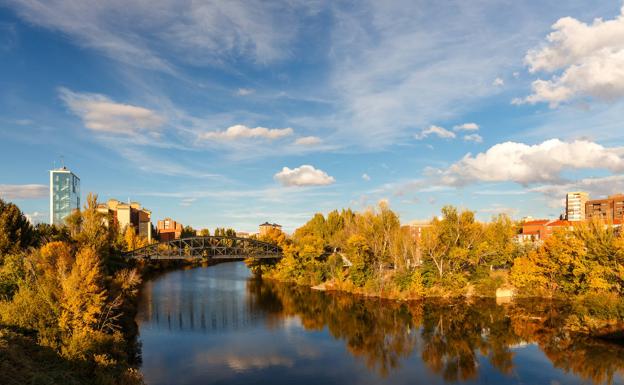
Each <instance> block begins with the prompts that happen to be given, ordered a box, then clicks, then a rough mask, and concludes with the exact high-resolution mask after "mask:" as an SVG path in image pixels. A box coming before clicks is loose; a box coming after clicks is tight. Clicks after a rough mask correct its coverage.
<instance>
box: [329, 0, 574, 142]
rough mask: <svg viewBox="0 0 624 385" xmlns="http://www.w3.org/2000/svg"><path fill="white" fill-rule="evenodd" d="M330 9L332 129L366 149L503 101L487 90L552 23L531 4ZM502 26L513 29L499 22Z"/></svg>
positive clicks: (369, 4)
mask: <svg viewBox="0 0 624 385" xmlns="http://www.w3.org/2000/svg"><path fill="white" fill-rule="evenodd" d="M334 4H335V5H334V9H335V11H334V15H333V17H334V19H335V20H336V25H335V26H334V28H333V31H332V47H331V52H332V59H334V64H333V67H332V69H333V71H332V74H331V81H332V84H331V86H333V88H335V89H336V90H337V95H338V102H339V103H340V105H339V111H340V113H339V114H338V115H339V116H338V119H340V121H339V122H331V123H335V125H334V126H335V127H339V135H340V136H341V139H342V140H344V141H349V142H350V143H353V142H355V143H358V144H361V145H363V146H369V147H371V146H374V147H381V146H384V145H387V144H389V143H396V141H397V140H402V139H404V138H405V137H406V136H407V135H408V133H409V132H410V130H411V129H412V128H413V127H415V126H416V127H426V125H428V124H429V123H430V122H440V121H448V120H450V119H452V118H455V117H457V116H460V115H461V114H462V113H464V112H465V111H466V110H469V109H471V108H472V107H473V106H474V105H475V104H476V103H477V102H478V100H480V99H481V98H483V97H487V96H489V95H492V94H494V93H498V92H500V90H498V89H496V88H495V87H492V86H491V83H492V80H493V79H495V78H496V77H497V76H499V75H500V74H501V70H502V69H504V68H509V67H510V66H511V65H513V63H514V60H517V59H516V57H517V52H518V51H521V52H523V51H526V49H527V41H528V40H529V39H532V38H533V37H534V36H535V30H536V29H538V28H540V27H539V26H540V25H543V23H544V22H549V21H551V20H552V16H551V15H550V14H549V13H548V12H547V11H551V9H550V8H549V9H548V10H545V9H544V7H543V6H542V7H538V4H537V3H530V2H513V3H507V4H506V6H505V7H497V6H493V3H492V2H490V1H479V2H470V4H468V3H467V2H465V1H458V0H451V1H444V2H424V3H418V6H414V2H413V1H409V0H397V1H370V0H369V1H359V2H357V6H353V5H347V4H349V3H341V2H334ZM562 7H563V8H567V7H566V4H564V5H562V6H559V7H557V12H562V11H561V8H562ZM503 8H504V9H503ZM554 8H555V7H553V9H554ZM506 18H513V19H514V20H516V22H515V23H513V26H512V25H510V24H509V23H501V22H500V20H502V19H506ZM470 25H480V26H482V27H483V29H474V28H471V27H470ZM441 46H444V50H440V47H441Z"/></svg>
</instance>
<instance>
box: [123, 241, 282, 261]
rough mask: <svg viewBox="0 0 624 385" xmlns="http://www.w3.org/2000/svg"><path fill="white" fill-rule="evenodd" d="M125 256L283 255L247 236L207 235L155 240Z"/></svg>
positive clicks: (143, 257) (272, 246)
mask: <svg viewBox="0 0 624 385" xmlns="http://www.w3.org/2000/svg"><path fill="white" fill-rule="evenodd" d="M124 255H125V257H126V258H131V259H189V258H198V259H199V258H206V259H241V258H257V259H274V258H281V257H282V249H281V248H280V247H279V246H277V245H274V244H271V243H267V242H262V241H258V240H255V239H250V238H238V237H227V236H208V237H192V238H183V239H175V240H173V241H166V242H160V243H154V244H151V245H149V246H145V247H142V248H140V249H135V250H132V251H129V252H126V253H125V254H124Z"/></svg>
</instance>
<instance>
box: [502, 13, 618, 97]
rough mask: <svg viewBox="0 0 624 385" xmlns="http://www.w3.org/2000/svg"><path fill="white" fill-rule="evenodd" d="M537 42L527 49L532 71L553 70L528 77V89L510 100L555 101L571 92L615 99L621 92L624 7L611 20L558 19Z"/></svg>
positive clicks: (572, 95)
mask: <svg viewBox="0 0 624 385" xmlns="http://www.w3.org/2000/svg"><path fill="white" fill-rule="evenodd" d="M552 29H553V31H552V32H551V33H550V34H549V35H548V36H547V37H546V42H545V43H543V44H542V46H540V47H539V48H535V49H532V50H529V51H528V53H527V54H526V57H525V63H526V64H527V66H528V67H529V71H530V72H531V73H536V72H540V71H542V72H546V73H551V74H552V77H551V78H550V79H546V80H544V79H537V80H535V81H534V82H533V83H532V91H533V92H532V94H531V95H529V96H527V97H526V98H523V99H514V101H513V103H515V104H522V103H529V104H535V103H539V102H546V103H549V104H550V106H551V107H553V108H554V107H556V106H558V105H559V104H560V103H563V102H566V101H569V100H572V99H574V98H584V97H591V98H595V99H599V100H607V101H609V100H615V99H619V98H622V97H624V7H622V10H621V13H620V15H618V16H617V17H616V18H615V19H613V20H607V21H603V20H602V19H595V20H594V21H593V23H592V24H586V23H583V22H581V21H579V20H577V19H574V18H572V17H564V18H561V19H559V20H558V21H557V22H556V23H555V24H553V26H552Z"/></svg>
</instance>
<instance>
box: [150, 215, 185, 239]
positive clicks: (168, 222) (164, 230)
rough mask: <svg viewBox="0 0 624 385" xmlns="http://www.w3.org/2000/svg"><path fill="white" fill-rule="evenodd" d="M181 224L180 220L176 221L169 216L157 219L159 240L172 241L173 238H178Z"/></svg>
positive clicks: (180, 233)
mask: <svg viewBox="0 0 624 385" xmlns="http://www.w3.org/2000/svg"><path fill="white" fill-rule="evenodd" d="M183 227H184V226H183V225H182V223H180V222H176V221H174V220H173V219H171V218H165V219H163V220H161V221H158V226H157V227H156V231H157V232H158V238H159V239H160V241H161V242H167V241H173V240H174V239H180V237H181V236H182V229H183Z"/></svg>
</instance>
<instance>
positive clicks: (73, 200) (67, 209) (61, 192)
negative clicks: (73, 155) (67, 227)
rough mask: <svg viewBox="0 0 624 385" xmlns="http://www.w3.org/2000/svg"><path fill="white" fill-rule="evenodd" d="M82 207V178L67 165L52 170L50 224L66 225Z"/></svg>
mask: <svg viewBox="0 0 624 385" xmlns="http://www.w3.org/2000/svg"><path fill="white" fill-rule="evenodd" d="M79 208H80V178H78V177H77V176H76V174H74V173H73V172H71V171H70V170H68V169H67V168H66V167H62V168H59V169H56V170H51V171H50V224H53V225H64V224H65V218H67V217H68V216H69V214H71V213H72V211H73V210H76V209H79Z"/></svg>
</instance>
